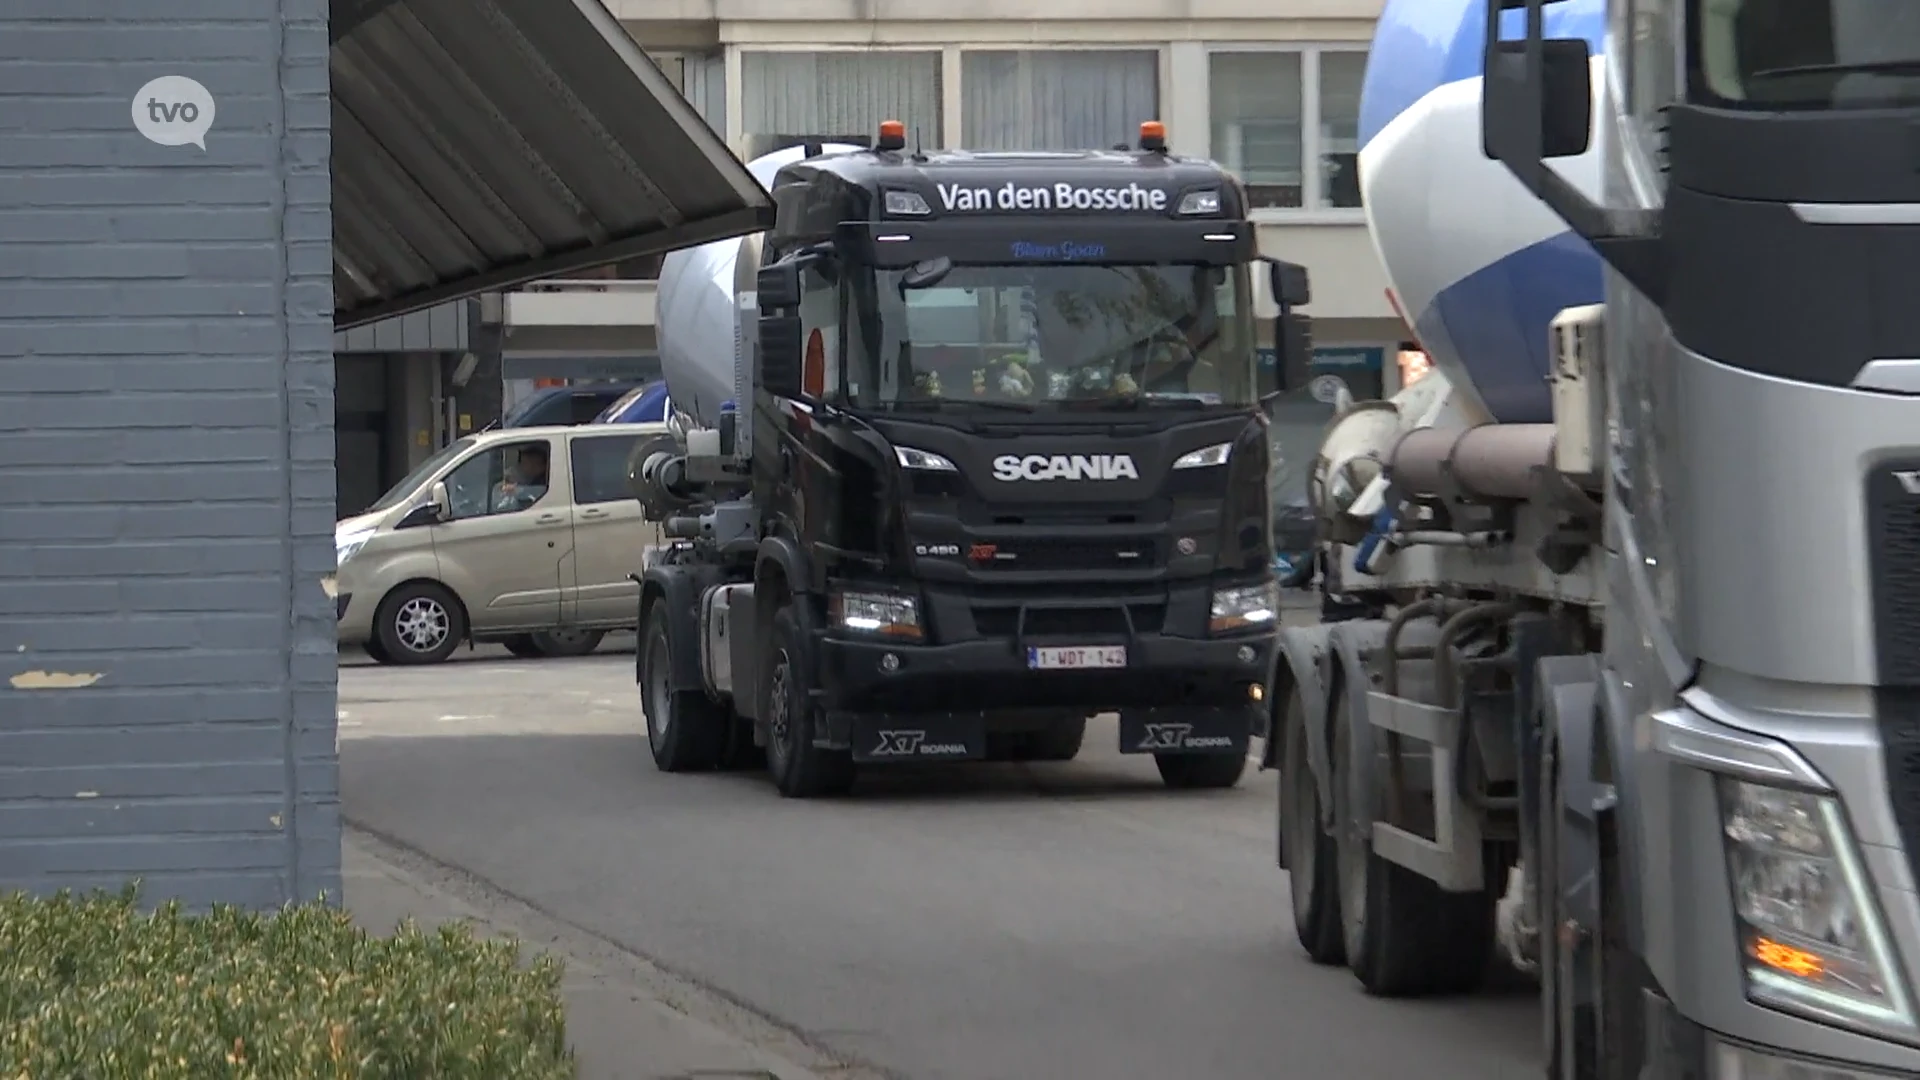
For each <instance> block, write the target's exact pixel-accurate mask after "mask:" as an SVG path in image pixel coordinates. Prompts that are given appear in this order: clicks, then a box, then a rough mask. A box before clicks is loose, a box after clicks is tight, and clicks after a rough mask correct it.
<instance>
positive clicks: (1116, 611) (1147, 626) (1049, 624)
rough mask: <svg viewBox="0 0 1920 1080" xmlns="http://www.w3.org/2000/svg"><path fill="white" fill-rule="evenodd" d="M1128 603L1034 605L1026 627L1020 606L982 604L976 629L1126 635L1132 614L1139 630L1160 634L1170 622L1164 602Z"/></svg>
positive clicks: (991, 633) (994, 633) (984, 633)
mask: <svg viewBox="0 0 1920 1080" xmlns="http://www.w3.org/2000/svg"><path fill="white" fill-rule="evenodd" d="M1124 606H1125V611H1124V612H1123V611H1122V605H1120V604H1115V605H1113V606H1112V607H1046V606H1045V605H1044V604H1031V605H1028V607H1027V609H1026V610H1027V621H1026V624H1025V626H1024V627H1022V626H1021V624H1020V609H1019V608H1018V607H1000V606H987V605H984V604H982V605H976V606H975V607H974V609H973V629H974V632H976V633H978V634H979V635H980V636H981V637H1012V636H1013V635H1014V633H1015V631H1016V629H1024V630H1025V632H1026V636H1028V637H1056V636H1062V635H1067V636H1070V635H1074V634H1092V635H1110V634H1125V633H1126V632H1127V619H1128V617H1129V616H1131V617H1132V620H1133V630H1134V632H1135V633H1139V634H1157V633H1159V632H1160V628H1161V627H1162V626H1163V625H1164V624H1165V623H1166V617H1167V606H1166V604H1164V603H1140V604H1127V605H1124Z"/></svg>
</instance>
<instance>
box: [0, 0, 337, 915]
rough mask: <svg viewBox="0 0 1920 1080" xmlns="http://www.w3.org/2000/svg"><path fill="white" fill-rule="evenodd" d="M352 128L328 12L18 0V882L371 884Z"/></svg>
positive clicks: (9, 50) (8, 341)
mask: <svg viewBox="0 0 1920 1080" xmlns="http://www.w3.org/2000/svg"><path fill="white" fill-rule="evenodd" d="M161 75H186V76H189V77H191V78H194V79H197V80H199V81H200V82H201V83H203V84H205V85H206V87H207V88H208V89H209V90H210V91H211V92H212V95H213V97H214V100H215V102H216V103H217V105H218V110H217V116H216V119H215V122H214V126H213V129H212V131H211V132H210V133H209V134H208V136H207V140H206V142H207V149H206V150H205V151H204V152H202V151H201V150H199V149H197V148H195V147H191V146H185V147H162V146H157V145H154V144H151V143H149V142H147V141H146V140H144V139H142V138H141V137H140V136H139V135H138V134H137V133H136V132H135V131H134V129H133V126H132V123H131V106H132V101H133V97H134V93H135V91H137V90H138V89H139V88H140V87H141V86H142V85H143V84H145V83H146V82H147V81H148V80H150V79H153V78H156V77H158V76H161ZM329 116H330V108H329V101H328V96H327V0H169V2H167V3H155V2H154V0H7V2H6V3H4V4H0V891H4V890H8V889H12V888H16V887H24V888H28V889H31V890H35V891H47V890H52V889H57V888H62V887H74V888H81V889H85V888H90V887H94V886H103V887H110V888H111V887H118V886H120V885H122V884H124V883H125V882H126V881H128V880H129V879H131V878H135V877H139V878H143V879H144V880H145V881H146V883H147V894H148V896H149V897H150V898H151V899H155V900H158V899H161V898H166V897H179V898H182V899H184V900H186V901H187V902H189V903H191V904H194V905H196V906H199V905H204V904H206V903H209V902H213V901H228V902H235V903H241V904H248V905H274V904H278V903H281V902H283V901H286V900H289V899H310V898H312V897H314V896H315V895H317V894H319V893H321V892H322V891H325V892H327V893H329V894H331V895H337V894H338V892H339V888H340V812H339V804H338V795H337V793H338V783H337V766H336V761H337V758H336V749H335V741H334V738H335V736H334V717H335V707H334V685H335V667H334V634H333V604H332V601H331V600H330V599H328V598H327V597H326V596H325V595H324V594H323V592H322V590H321V586H320V580H321V577H322V575H324V574H326V573H327V572H328V571H330V570H331V569H332V566H333V551H332V548H331V546H330V545H331V536H332V528H333V501H334V481H333V430H332V426H333V368H332V358H331V347H332V325H331V318H332V284H331V281H332V279H331V273H332V270H331V267H332V259H331V251H330V247H331V232H332V230H331V223H330V210H329V198H330V193H329V176H328V168H327V156H328V120H329ZM80 684H85V685H80Z"/></svg>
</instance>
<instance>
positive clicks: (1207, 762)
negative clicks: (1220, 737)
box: [1153, 753, 1247, 791]
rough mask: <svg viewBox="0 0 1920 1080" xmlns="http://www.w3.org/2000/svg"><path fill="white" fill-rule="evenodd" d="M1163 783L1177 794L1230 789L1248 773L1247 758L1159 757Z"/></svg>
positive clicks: (1175, 755) (1224, 756)
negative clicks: (1203, 789) (1209, 789)
mask: <svg viewBox="0 0 1920 1080" xmlns="http://www.w3.org/2000/svg"><path fill="white" fill-rule="evenodd" d="M1153 763H1154V764H1155V765H1158V766H1159V767H1160V781H1161V782H1162V783H1164V784H1166V785H1167V786H1168V787H1170V788H1173V789H1174V790H1176V791H1195V790H1199V789H1201V788H1230V787H1232V786H1234V785H1235V784H1238V783H1239V782H1240V774H1242V773H1244V772H1246V771H1247V755H1245V754H1243V753H1240V754H1155V755H1153Z"/></svg>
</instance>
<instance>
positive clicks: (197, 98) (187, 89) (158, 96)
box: [133, 75, 215, 150]
mask: <svg viewBox="0 0 1920 1080" xmlns="http://www.w3.org/2000/svg"><path fill="white" fill-rule="evenodd" d="M214 112H215V108H214V104H213V95H212V94H210V93H208V92H207V88H206V87H204V86H202V85H200V84H199V83H198V82H196V81H195V80H193V79H189V78H187V77H186V76H185V75H162V76H161V77H159V78H157V79H154V80H153V81H151V82H149V83H147V84H146V85H145V86H142V87H141V88H140V92H139V93H137V94H135V95H133V128H134V130H135V131H138V132H139V133H140V134H141V136H142V137H144V138H145V139H146V140H147V141H148V142H151V143H157V144H159V145H161V146H197V147H199V148H200V149H202V150H205V149H206V148H207V130H208V129H209V128H211V127H213V115H214Z"/></svg>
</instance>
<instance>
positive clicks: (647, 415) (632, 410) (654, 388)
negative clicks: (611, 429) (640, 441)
mask: <svg viewBox="0 0 1920 1080" xmlns="http://www.w3.org/2000/svg"><path fill="white" fill-rule="evenodd" d="M672 411H673V402H672V401H671V400H670V399H669V398H668V397H667V384H666V383H664V382H657V383H654V384H653V385H651V386H641V387H636V388H634V389H632V390H629V391H627V392H626V393H625V394H622V395H621V396H620V399H619V400H618V401H615V402H614V403H613V404H611V405H609V406H607V407H606V408H605V409H602V410H601V411H600V415H599V416H596V417H594V418H593V422H594V423H596V424H664V423H666V422H667V416H668V414H669V413H671V412H672Z"/></svg>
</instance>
